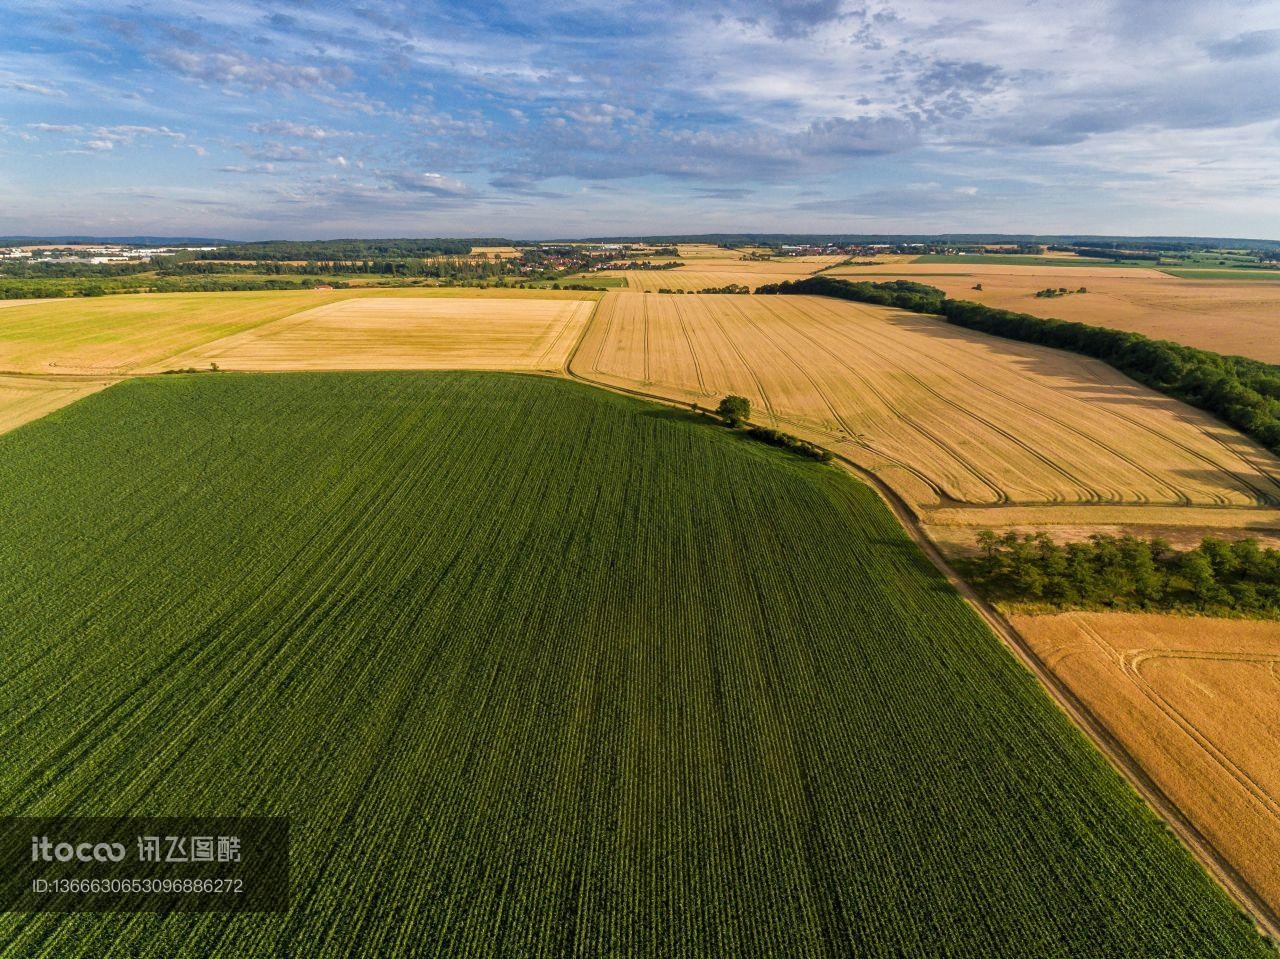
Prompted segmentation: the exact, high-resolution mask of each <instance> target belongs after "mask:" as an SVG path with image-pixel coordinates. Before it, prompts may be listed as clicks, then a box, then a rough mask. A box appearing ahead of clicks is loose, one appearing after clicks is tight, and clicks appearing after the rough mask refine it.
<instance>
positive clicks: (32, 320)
mask: <svg viewBox="0 0 1280 959" xmlns="http://www.w3.org/2000/svg"><path fill="white" fill-rule="evenodd" d="M495 295H498V296H502V297H504V298H508V299H510V298H529V299H571V300H587V299H594V298H595V297H596V296H598V294H594V293H580V292H572V291H568V292H561V291H556V290H494V289H489V290H471V289H464V288H456V289H448V288H440V289H430V288H402V289H372V290H371V289H355V290H325V291H313V290H284V291H271V292H261V293H259V292H254V293H147V294H129V295H120V296H103V297H94V298H90V299H82V298H74V299H58V300H39V301H36V302H32V303H27V304H25V305H22V306H20V307H16V308H14V309H8V310H3V311H0V372H14V373H81V374H93V375H124V374H127V373H132V372H138V371H141V370H157V369H167V368H170V367H174V366H178V365H189V364H177V363H170V362H166V361H168V360H169V359H170V358H171V357H175V356H176V355H177V354H179V353H185V352H187V351H189V350H191V349H193V348H194V347H197V346H200V345H201V344H205V343H211V342H213V341H214V340H219V339H223V338H224V337H227V336H232V335H234V334H236V333H239V332H242V331H244V330H248V329H252V328H253V327H255V326H260V325H262V324H263V323H269V322H271V321H273V320H278V319H281V318H283V317H286V316H290V315H291V314H294V313H298V312H300V311H302V310H309V309H312V308H313V307H316V306H321V305H323V304H326V303H334V302H338V301H341V300H347V299H355V298H363V297H379V298H384V297H386V298H401V297H418V298H423V297H428V298H436V297H445V298H454V297H460V296H461V297H465V298H468V299H483V298H489V297H493V296H495Z"/></svg>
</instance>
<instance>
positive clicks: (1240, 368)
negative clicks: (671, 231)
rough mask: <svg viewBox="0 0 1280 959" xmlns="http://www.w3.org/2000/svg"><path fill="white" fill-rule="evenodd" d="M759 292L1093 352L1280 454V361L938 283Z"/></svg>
mask: <svg viewBox="0 0 1280 959" xmlns="http://www.w3.org/2000/svg"><path fill="white" fill-rule="evenodd" d="M756 292H757V293H811V294H819V295H823V296H834V297H839V298H841V299H846V300H857V301H859V302H863V303H878V304H881V305H884V306H894V307H898V308H899V309H904V310H913V311H915V312H917V313H933V314H936V315H939V316H941V317H943V318H944V319H945V320H946V321H947V322H949V323H954V324H955V325H956V326H963V327H965V328H966V329H971V330H978V331H979V332H982V333H990V334H992V335H994V336H1003V337H1005V338H1006V339H1011V340H1021V341H1022V342H1024V343H1037V344H1040V345H1042V346H1051V347H1054V348H1056V349H1060V350H1070V351H1071V352H1073V353H1081V354H1083V355H1085V356H1092V357H1094V358H1095V359H1099V360H1102V361H1103V362H1104V363H1106V364H1108V365H1109V366H1112V367H1114V368H1115V369H1117V370H1119V371H1120V372H1121V373H1124V374H1125V375H1126V376H1130V377H1132V378H1133V379H1135V380H1137V381H1138V382H1139V383H1142V384H1144V385H1146V386H1149V387H1151V388H1152V389H1154V390H1157V391H1159V392H1161V393H1164V394H1165V395H1167V396H1172V397H1173V398H1175V399H1178V400H1182V401H1183V402H1184V403H1188V404H1190V405H1191V406H1195V407H1197V408H1199V409H1202V410H1205V411H1207V412H1209V413H1212V414H1213V415H1215V416H1217V417H1218V418H1219V419H1221V420H1223V421H1224V422H1226V423H1229V424H1230V425H1231V426H1234V427H1235V428H1236V429H1238V430H1240V432H1242V433H1244V434H1246V435H1247V436H1251V437H1253V439H1255V440H1257V441H1258V442H1259V443H1261V444H1262V445H1263V446H1265V447H1266V448H1267V449H1269V450H1271V451H1272V452H1273V453H1277V454H1280V366H1275V365H1272V364H1270V363H1263V362H1261V361H1259V360H1252V359H1249V358H1247V357H1243V356H1224V355H1222V354H1221V353H1213V352H1210V351H1209V350H1201V349H1197V348H1195V347H1193V346H1184V345H1183V344H1181V343H1172V342H1170V341H1168V340H1153V339H1151V338H1150V337H1147V336H1143V335H1142V334H1141V333H1129V332H1126V331H1124V330H1113V329H1108V328H1106V327H1101V326H1090V325H1089V324H1087V323H1076V322H1068V321H1066V320H1054V319H1046V318H1044V317H1040V316H1031V315H1030V314H1027V313H1014V312H1012V311H1010V310H998V309H995V308H993V307H990V306H984V305H982V304H981V303H971V302H969V301H967V300H952V299H949V298H948V297H947V296H946V294H945V293H943V291H942V290H939V289H938V288H937V287H932V286H927V285H926V284H923V283H913V282H910V281H907V280H894V281H892V282H890V283H867V282H859V283H853V282H850V281H848V280H841V279H836V278H834V277H827V276H815V277H810V278H809V279H806V280H798V281H793V282H789V283H775V284H772V285H770V286H763V287H760V288H759V289H758V290H756Z"/></svg>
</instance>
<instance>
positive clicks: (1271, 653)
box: [1011, 613, 1280, 908]
mask: <svg viewBox="0 0 1280 959" xmlns="http://www.w3.org/2000/svg"><path fill="white" fill-rule="evenodd" d="M1011 621H1012V622H1013V625H1014V626H1015V628H1016V629H1017V630H1018V632H1020V633H1021V634H1022V635H1023V636H1024V637H1026V639H1027V640H1028V641H1029V642H1030V643H1031V645H1032V647H1033V648H1034V649H1035V650H1036V653H1037V655H1039V656H1040V657H1041V658H1042V659H1043V660H1044V661H1045V662H1046V664H1047V665H1048V666H1049V667H1050V668H1052V669H1053V671H1054V672H1055V673H1056V674H1057V675H1058V676H1059V677H1060V678H1061V679H1062V680H1063V681H1064V682H1065V683H1066V684H1067V685H1068V686H1069V687H1070V688H1071V690H1072V691H1073V692H1074V693H1075V694H1076V695H1077V696H1079V697H1080V698H1081V699H1082V700H1083V701H1084V702H1085V703H1086V704H1087V705H1088V707H1089V709H1090V710H1092V711H1093V712H1094V713H1095V715H1097V716H1098V718H1099V719H1101V720H1102V722H1103V723H1105V724H1106V726H1107V727H1108V729H1110V730H1111V732H1112V734H1113V735H1115V736H1116V738H1117V739H1119V740H1120V742H1121V743H1122V744H1123V745H1124V746H1125V748H1126V749H1127V750H1128V751H1129V752H1130V753H1131V754H1132V755H1133V757H1134V758H1135V759H1137V760H1138V762H1139V763H1140V764H1141V766H1142V767H1143V769H1145V770H1146V772H1147V773H1148V775H1150V776H1151V777H1152V778H1153V779H1154V780H1155V781H1156V783H1157V785H1159V787H1160V788H1161V790H1163V791H1164V792H1165V793H1166V794H1167V795H1168V796H1169V798H1170V799H1172V800H1173V801H1174V803H1176V804H1177V805H1178V806H1179V807H1180V808H1181V809H1182V810H1183V812H1184V813H1186V815H1187V816H1188V817H1189V818H1190V819H1191V821H1192V822H1193V823H1194V824H1195V826H1196V827H1197V828H1198V829H1199V830H1200V831H1201V832H1202V833H1203V834H1204V835H1205V836H1207V837H1208V838H1209V840H1210V841H1211V842H1212V844H1213V845H1214V846H1216V847H1217V848H1218V849H1219V850H1220V851H1222V852H1223V854H1224V855H1225V856H1226V857H1227V859H1228V860H1229V861H1230V862H1231V863H1232V865H1233V866H1235V868H1236V869H1237V870H1238V871H1239V872H1240V873H1241V874H1242V875H1243V876H1244V877H1245V878H1246V879H1247V880H1248V882H1249V883H1250V884H1251V885H1252V886H1253V887H1254V888H1255V889H1257V890H1258V891H1259V892H1260V893H1261V894H1262V895H1264V896H1265V897H1266V898H1267V899H1268V901H1269V902H1270V904H1271V905H1272V907H1273V908H1278V907H1280V623H1275V622H1251V621H1247V620H1222V619H1204V618H1198V617H1180V616H1164V615H1155V614H1128V613H1060V614H1057V615H1053V616H1014V617H1012V618H1011Z"/></svg>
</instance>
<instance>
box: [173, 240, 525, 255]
mask: <svg viewBox="0 0 1280 959" xmlns="http://www.w3.org/2000/svg"><path fill="white" fill-rule="evenodd" d="M510 245H511V241H510V240H503V239H498V238H493V237H488V238H481V239H475V240H450V239H443V238H438V239H427V240H413V239H389V240H267V241H264V242H260V243H235V244H232V245H229V246H226V247H222V248H220V249H217V250H210V251H201V252H198V253H197V254H196V257H197V259H204V260H390V259H405V258H412V257H424V256H438V255H441V254H444V255H453V256H466V255H467V254H468V253H470V252H471V248H472V246H510Z"/></svg>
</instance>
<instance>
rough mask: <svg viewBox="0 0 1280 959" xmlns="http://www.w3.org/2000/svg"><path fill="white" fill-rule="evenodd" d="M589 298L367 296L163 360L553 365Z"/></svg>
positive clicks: (242, 365)
mask: <svg viewBox="0 0 1280 959" xmlns="http://www.w3.org/2000/svg"><path fill="white" fill-rule="evenodd" d="M594 307H595V301H594V300H587V299H548V298H533V297H523V298H519V299H516V298H511V299H502V298H498V297H483V298H479V297H477V298H472V297H398V298H390V297H369V298H365V299H348V300H344V301H342V302H339V303H331V304H328V305H327V306H321V307H317V308H315V309H312V310H306V311H304V312H301V313H295V314H293V315H292V316H289V317H287V318H285V319H283V320H278V321H276V322H274V323H268V324H265V325H262V326H258V327H256V328H254V329H252V330H248V331H246V332H244V333H240V334H238V335H236V336H231V337H227V338H226V339H222V340H218V341H216V342H213V343H209V344H206V345H204V346H201V347H199V348H198V349H195V350H192V351H190V352H188V353H185V354H183V355H181V356H177V357H173V358H172V359H170V360H168V361H166V365H167V366H171V367H177V368H186V367H188V366H194V367H205V366H208V365H209V364H210V363H216V364H217V365H218V366H219V367H220V368H222V369H227V370H391V369H490V370H492V369H510V370H558V369H561V368H562V367H563V365H564V360H565V357H566V356H567V355H568V352H569V350H570V349H571V348H572V347H573V344H574V343H575V342H577V339H578V337H579V335H580V334H581V332H582V328H583V326H584V325H585V324H586V322H587V319H588V318H589V317H590V315H591V311H592V309H593V308H594Z"/></svg>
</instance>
